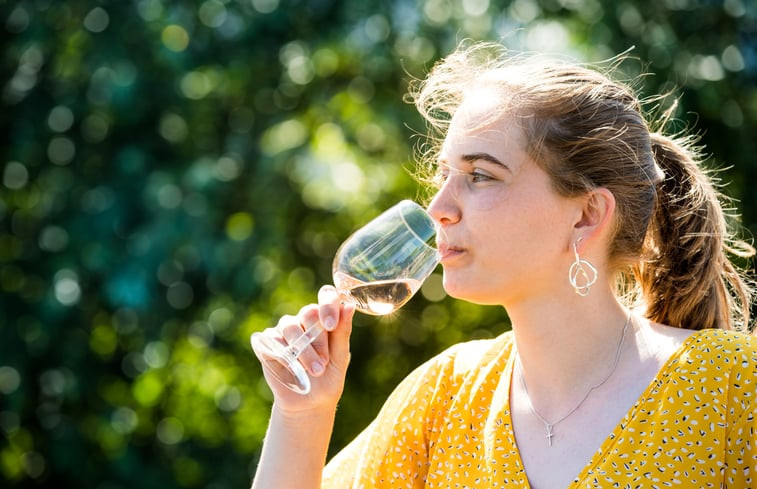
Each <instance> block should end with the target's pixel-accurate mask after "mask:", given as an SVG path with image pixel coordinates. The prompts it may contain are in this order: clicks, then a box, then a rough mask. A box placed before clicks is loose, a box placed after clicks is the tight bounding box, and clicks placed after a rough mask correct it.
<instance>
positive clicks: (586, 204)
mask: <svg viewBox="0 0 757 489" xmlns="http://www.w3.org/2000/svg"><path fill="white" fill-rule="evenodd" d="M614 216H615V196H614V195H613V194H612V192H610V191H609V190H607V189H606V188H604V187H599V188H596V189H594V190H592V191H591V192H588V193H587V194H586V195H585V196H584V197H583V207H582V209H581V216H580V218H579V220H578V221H577V222H576V223H575V224H574V226H573V243H576V242H577V241H578V239H579V238H581V242H582V243H587V242H589V241H595V240H596V239H597V238H600V237H602V236H603V235H605V234H607V232H608V231H609V230H610V229H612V222H613V218H614Z"/></svg>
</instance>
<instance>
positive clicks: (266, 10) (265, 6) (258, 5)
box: [252, 0, 279, 14]
mask: <svg viewBox="0 0 757 489" xmlns="http://www.w3.org/2000/svg"><path fill="white" fill-rule="evenodd" d="M278 7H279V0H252V8H254V9H255V10H257V11H258V12H260V13H261V14H270V13H271V12H273V11H274V10H276V9H277V8H278Z"/></svg>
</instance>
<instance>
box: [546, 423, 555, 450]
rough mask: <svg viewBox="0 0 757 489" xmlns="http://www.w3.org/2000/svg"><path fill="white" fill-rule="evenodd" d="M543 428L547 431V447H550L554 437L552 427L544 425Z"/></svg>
mask: <svg viewBox="0 0 757 489" xmlns="http://www.w3.org/2000/svg"><path fill="white" fill-rule="evenodd" d="M544 427H545V428H546V429H547V441H549V446H552V437H553V436H555V435H553V434H552V425H551V424H545V425H544Z"/></svg>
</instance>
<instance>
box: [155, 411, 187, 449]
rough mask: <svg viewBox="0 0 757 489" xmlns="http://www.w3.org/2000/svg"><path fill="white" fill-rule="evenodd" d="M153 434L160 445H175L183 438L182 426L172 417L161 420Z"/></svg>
mask: <svg viewBox="0 0 757 489" xmlns="http://www.w3.org/2000/svg"><path fill="white" fill-rule="evenodd" d="M155 434H156V435H157V437H158V440H160V441H161V443H165V444H166V445H175V444H177V443H179V442H180V441H181V440H182V439H183V438H184V425H183V424H182V423H181V421H179V420H178V419H176V418H174V417H167V418H163V419H162V420H160V422H159V423H158V426H157V428H156V430H155Z"/></svg>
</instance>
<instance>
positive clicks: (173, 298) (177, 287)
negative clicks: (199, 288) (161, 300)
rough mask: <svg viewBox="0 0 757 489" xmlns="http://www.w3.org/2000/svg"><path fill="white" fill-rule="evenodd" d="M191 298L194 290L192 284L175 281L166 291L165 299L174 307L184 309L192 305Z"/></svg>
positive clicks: (192, 298)
mask: <svg viewBox="0 0 757 489" xmlns="http://www.w3.org/2000/svg"><path fill="white" fill-rule="evenodd" d="M193 300H194V291H193V290H192V286H191V285H189V284H188V283H186V282H181V281H179V282H175V283H173V284H171V285H170V286H169V287H168V290H167V291H166V301H168V304H169V305H170V306H171V307H173V308H174V309H186V308H187V307H189V306H190V305H192V301H193Z"/></svg>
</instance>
